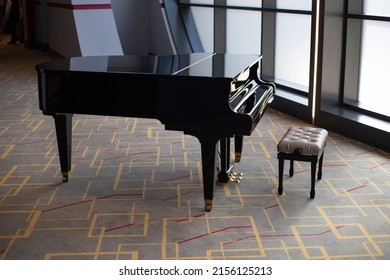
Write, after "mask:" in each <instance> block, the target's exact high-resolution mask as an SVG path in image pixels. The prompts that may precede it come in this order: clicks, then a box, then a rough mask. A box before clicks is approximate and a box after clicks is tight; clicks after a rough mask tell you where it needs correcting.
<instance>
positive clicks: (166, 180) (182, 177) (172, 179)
mask: <svg viewBox="0 0 390 280" xmlns="http://www.w3.org/2000/svg"><path fill="white" fill-rule="evenodd" d="M196 175H199V173H194V174H190V175H186V176H181V177H176V178H171V179H165V180H164V182H170V181H176V180H179V179H184V178H188V177H192V176H196Z"/></svg>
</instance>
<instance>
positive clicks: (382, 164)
mask: <svg viewBox="0 0 390 280" xmlns="http://www.w3.org/2000/svg"><path fill="white" fill-rule="evenodd" d="M386 164H390V161H389V162H384V163H381V164H379V165H376V166H374V167H371V168H370V170H372V169H375V168H378V167H381V166H384V165H386Z"/></svg>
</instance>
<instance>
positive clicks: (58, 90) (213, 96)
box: [36, 53, 275, 211]
mask: <svg viewBox="0 0 390 280" xmlns="http://www.w3.org/2000/svg"><path fill="white" fill-rule="evenodd" d="M260 60H261V57H260V56H252V55H229V54H215V53H214V54H206V53H193V54H186V55H167V56H157V55H151V56H98V57H76V58H69V59H59V60H53V61H48V62H45V63H42V64H39V65H37V66H36V69H37V71H38V86H39V106H40V109H41V110H42V112H43V114H45V115H52V116H53V117H54V120H55V128H56V136H57V143H58V151H59V158H60V165H61V172H62V176H63V179H62V180H63V182H67V181H68V176H69V172H70V169H71V148H72V147H71V146H72V144H71V143H72V115H73V114H91V115H104V116H123V117H135V118H153V119H158V120H159V121H160V122H161V123H162V124H164V125H165V129H167V130H176V131H183V132H184V133H185V134H189V135H193V136H195V137H197V138H198V140H199V142H200V144H201V157H202V173H203V174H202V175H203V176H202V178H203V189H204V199H205V210H206V211H210V210H211V208H212V199H213V195H214V186H215V183H216V180H217V179H218V181H219V182H227V181H228V180H229V178H231V177H232V176H233V175H232V173H233V170H232V164H231V162H230V139H231V138H233V137H234V139H235V149H236V151H235V152H236V161H239V159H240V155H241V150H242V143H243V136H244V135H251V133H252V131H253V130H254V129H255V127H256V125H257V124H258V122H259V121H260V119H261V117H262V116H263V114H264V112H265V110H266V109H267V107H268V105H269V104H270V103H271V102H272V100H273V96H274V93H275V86H274V85H273V84H272V83H268V82H264V81H262V80H260V79H259V73H258V72H259V67H260ZM218 143H219V144H220V147H219V148H220V151H219V153H218ZM218 154H219V156H218ZM217 165H218V166H219V170H217ZM217 173H218V174H217ZM233 174H234V173H233ZM216 175H217V176H216Z"/></svg>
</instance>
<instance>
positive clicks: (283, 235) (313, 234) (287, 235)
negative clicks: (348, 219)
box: [260, 225, 345, 237]
mask: <svg viewBox="0 0 390 280" xmlns="http://www.w3.org/2000/svg"><path fill="white" fill-rule="evenodd" d="M344 226H345V225H341V226H337V227H336V229H339V228H342V227H344ZM331 231H332V230H331V229H329V230H326V231H323V232H320V233H301V234H298V235H299V236H320V235H323V234H326V233H329V232H331ZM291 236H295V235H294V234H291V233H289V234H260V237H291Z"/></svg>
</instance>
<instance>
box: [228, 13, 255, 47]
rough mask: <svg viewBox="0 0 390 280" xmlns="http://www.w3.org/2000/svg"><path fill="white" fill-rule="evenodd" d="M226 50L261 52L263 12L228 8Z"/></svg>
mask: <svg viewBox="0 0 390 280" xmlns="http://www.w3.org/2000/svg"><path fill="white" fill-rule="evenodd" d="M226 29H227V31H226V52H228V53H247V54H260V53H261V52H260V45H261V44H260V42H261V13H260V12H255V11H241V10H227V14H226Z"/></svg>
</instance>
